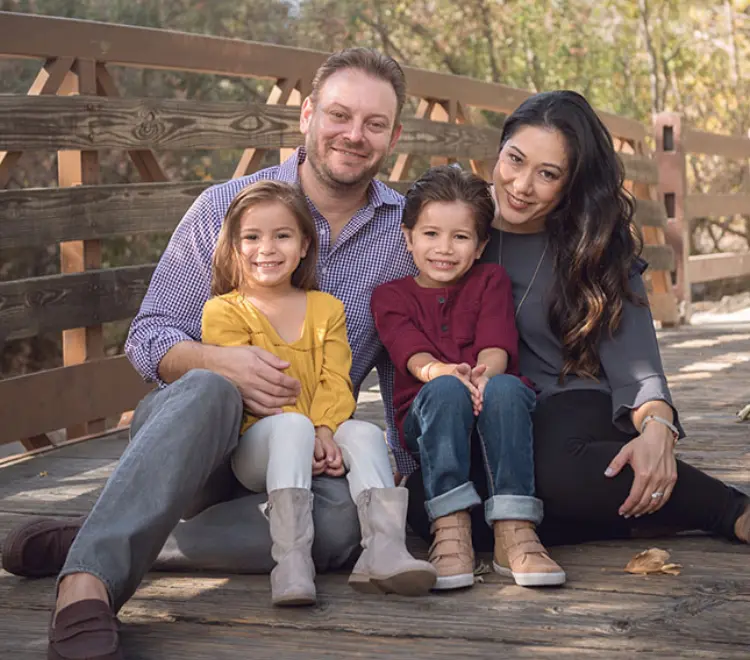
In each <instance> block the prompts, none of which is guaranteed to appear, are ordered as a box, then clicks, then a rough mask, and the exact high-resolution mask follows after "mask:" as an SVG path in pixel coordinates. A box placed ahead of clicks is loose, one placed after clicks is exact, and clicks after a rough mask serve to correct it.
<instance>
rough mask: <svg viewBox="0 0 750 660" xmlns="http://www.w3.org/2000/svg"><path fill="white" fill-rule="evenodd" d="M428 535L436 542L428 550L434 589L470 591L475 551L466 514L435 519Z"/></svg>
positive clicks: (472, 580)
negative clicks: (434, 573) (430, 534)
mask: <svg viewBox="0 0 750 660" xmlns="http://www.w3.org/2000/svg"><path fill="white" fill-rule="evenodd" d="M431 531H432V533H433V534H434V535H435V539H434V540H433V542H432V545H431V546H430V562H431V563H432V565H433V566H434V567H435V570H436V571H437V575H438V577H437V581H436V582H435V586H434V587H433V589H460V588H461V587H471V586H472V585H473V584H474V548H473V546H472V544H471V518H470V517H469V512H468V511H457V512H456V513H450V514H448V515H447V516H442V517H440V518H436V519H435V520H434V521H433V523H432V530H431Z"/></svg>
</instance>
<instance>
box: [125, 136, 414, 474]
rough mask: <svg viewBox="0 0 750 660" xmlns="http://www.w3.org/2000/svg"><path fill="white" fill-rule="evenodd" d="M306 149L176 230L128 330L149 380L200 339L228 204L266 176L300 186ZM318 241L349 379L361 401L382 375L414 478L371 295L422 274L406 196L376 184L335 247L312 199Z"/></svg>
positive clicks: (195, 212) (201, 202) (217, 196)
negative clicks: (404, 220)
mask: <svg viewBox="0 0 750 660" xmlns="http://www.w3.org/2000/svg"><path fill="white" fill-rule="evenodd" d="M304 158H305V152H304V150H303V149H298V150H297V151H296V152H295V153H294V155H293V156H292V157H291V158H289V159H288V160H286V161H284V162H283V163H281V165H279V166H277V167H269V168H268V169H265V170H261V171H260V172H256V173H255V174H252V175H250V176H246V177H242V178H240V179H233V180H231V181H227V182H226V183H222V184H219V185H215V186H211V187H210V188H208V189H207V190H205V191H204V192H203V193H202V194H201V195H200V196H199V197H198V199H197V200H196V201H195V202H194V203H193V205H192V206H191V207H190V209H189V210H188V211H187V213H186V214H185V216H184V217H183V219H182V221H181V222H180V224H179V225H178V226H177V229H175V232H174V234H173V235H172V238H171V240H170V241H169V245H168V246H167V248H166V250H165V251H164V254H162V257H161V259H160V260H159V264H158V265H157V267H156V270H155V271H154V275H153V277H152V278H151V283H150V285H149V288H148V291H147V292H146V295H145V297H144V299H143V302H142V304H141V309H140V311H139V312H138V315H137V316H136V317H135V319H134V320H133V323H132V325H131V326H130V332H129V334H128V339H127V341H126V343H125V353H126V355H127V356H128V358H129V359H130V361H131V362H132V363H133V365H134V366H135V368H136V369H137V370H138V371H139V372H140V374H141V375H142V376H143V377H144V378H145V379H146V380H148V381H156V382H158V383H159V385H160V386H162V387H163V386H165V383H163V382H161V380H160V378H159V373H158V367H159V363H160V362H161V359H162V358H163V357H164V355H165V354H166V353H167V351H169V349H170V348H172V346H174V345H175V344H177V343H178V342H181V341H200V339H201V314H202V312H203V305H204V304H205V302H206V300H208V298H209V297H210V288H211V258H212V255H213V252H214V248H215V246H216V240H217V237H218V235H219V229H220V228H221V224H222V222H223V220H224V216H225V214H226V211H227V209H228V208H229V204H230V203H231V201H232V200H233V199H234V197H235V196H236V195H237V193H239V192H240V190H242V189H243V188H244V187H245V186H247V185H248V184H250V183H253V182H255V181H259V180H261V179H274V180H277V181H286V182H288V183H298V182H299V165H300V164H301V163H302V162H303V161H304ZM307 201H308V204H309V206H310V211H311V212H312V214H313V218H314V219H315V226H316V228H317V231H318V240H319V244H320V251H319V258H318V284H319V286H320V288H321V290H322V291H325V292H327V293H330V294H332V295H334V296H336V297H337V298H338V299H339V300H341V301H342V302H343V303H344V307H345V309H346V325H347V331H348V335H349V343H350V344H351V347H352V357H353V360H352V370H351V378H352V382H353V384H354V388H355V396H357V394H358V392H359V388H360V386H361V384H362V381H363V380H364V379H365V377H366V376H367V374H368V373H370V371H371V370H372V369H373V368H376V369H377V371H378V377H379V379H380V390H381V395H382V397H383V402H384V404H385V413H386V424H387V428H388V444H389V445H390V446H391V447H392V449H393V451H394V455H395V458H396V465H397V467H398V469H399V470H400V471H401V472H402V473H404V474H409V473H410V472H412V471H413V470H414V468H415V466H416V464H415V463H414V461H413V459H412V458H411V456H409V455H408V453H406V452H405V451H404V450H403V449H401V446H400V444H399V442H398V437H397V433H396V431H395V428H396V427H395V424H394V418H393V365H392V364H391V362H390V360H389V359H388V355H387V353H386V351H385V350H384V349H383V345H382V344H381V343H380V340H379V339H378V335H377V332H376V330H375V324H374V322H373V319H372V314H371V312H370V296H371V295H372V292H373V290H374V289H375V288H376V287H377V286H379V285H380V284H383V283H385V282H389V281H391V280H394V279H398V278H401V277H406V276H408V275H414V274H416V270H415V267H414V264H413V262H412V260H411V257H410V256H409V253H408V252H407V251H406V246H405V244H404V240H403V237H402V234H401V214H402V212H403V208H404V198H403V197H402V196H401V195H400V194H398V193H397V192H396V191H395V190H392V189H391V188H389V187H388V186H386V185H385V184H384V183H382V182H380V181H373V183H372V185H371V186H370V188H369V199H368V203H367V205H366V206H364V207H363V208H361V209H360V210H359V211H357V213H356V214H355V215H354V217H352V219H351V220H350V221H349V222H348V223H347V225H346V226H345V227H344V229H343V230H342V232H341V234H340V235H339V237H338V238H337V240H336V242H335V244H334V245H333V246H331V245H330V227H329V225H328V222H327V221H326V219H325V218H324V217H323V216H322V215H321V214H320V213H319V212H318V210H317V209H316V208H315V206H314V204H313V203H312V202H311V201H310V200H309V199H308V200H307Z"/></svg>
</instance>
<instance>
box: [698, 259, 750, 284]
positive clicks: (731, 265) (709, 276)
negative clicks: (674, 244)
mask: <svg viewBox="0 0 750 660" xmlns="http://www.w3.org/2000/svg"><path fill="white" fill-rule="evenodd" d="M688 271H689V272H690V280H691V281H692V282H715V281H716V280H725V279H729V278H732V277H746V276H748V275H750V252H724V253H722V254H700V255H694V256H692V257H690V259H688Z"/></svg>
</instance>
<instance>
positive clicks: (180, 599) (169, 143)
mask: <svg viewBox="0 0 750 660" xmlns="http://www.w3.org/2000/svg"><path fill="white" fill-rule="evenodd" d="M0 56H3V57H12V58H26V59H35V60H38V61H39V63H40V69H39V73H38V75H37V77H36V80H35V81H34V83H33V84H32V85H31V88H30V89H29V90H28V94H25V95H5V96H0V150H2V152H0V248H2V249H3V250H8V249H13V248H26V247H40V246H45V247H46V246H53V247H54V246H59V253H60V272H59V273H58V274H53V275H47V276H43V277H32V278H27V279H21V280H9V281H0V346H2V347H3V348H4V349H5V347H6V346H10V345H11V344H12V342H14V341H18V340H19V339H22V338H26V337H30V336H34V335H36V334H39V333H50V332H59V333H62V336H63V363H62V365H61V366H60V367H59V368H56V369H50V370H46V371H41V372H37V373H31V374H23V375H16V376H12V377H6V378H4V379H2V380H0V444H3V443H5V444H7V443H16V442H21V443H22V445H23V447H24V448H25V449H26V450H27V453H26V454H25V455H22V456H20V457H16V458H10V459H3V460H1V461H0V533H2V534H4V533H5V532H6V531H7V530H8V529H9V528H10V527H11V526H12V525H14V524H16V523H17V522H18V521H20V520H22V519H23V518H24V517H25V516H26V515H28V514H35V513H38V514H44V515H54V516H74V515H81V514H84V513H85V512H86V511H87V510H88V509H89V508H90V506H91V505H92V504H93V502H94V500H95V498H96V496H97V494H98V492H99V490H100V489H101V487H102V485H103V483H104V481H105V480H106V477H107V475H108V474H109V473H110V472H111V470H112V468H113V466H114V464H115V463H116V461H117V459H118V457H119V456H120V454H121V453H122V451H123V448H124V446H125V443H126V437H127V429H126V428H120V429H118V428H116V426H117V423H118V420H119V417H120V414H121V413H123V412H126V411H129V410H131V409H132V408H133V407H134V406H135V405H136V404H137V402H138V401H139V400H140V398H141V397H142V396H143V395H144V394H145V393H146V392H147V391H148V389H149V386H147V385H145V384H144V383H142V382H141V380H140V378H139V377H138V376H137V374H136V373H135V372H134V370H133V369H132V367H131V366H130V365H129V363H128V362H127V360H126V359H125V358H124V357H123V356H118V355H116V356H106V355H105V346H104V333H103V327H104V325H105V324H108V323H111V322H114V321H121V320H123V319H125V320H126V319H128V318H130V317H132V316H133V314H134V313H135V312H136V310H137V308H138V305H139V303H140V300H141V298H142V296H143V294H144V292H145V289H146V287H147V285H148V280H149V277H150V275H151V272H152V270H153V264H141V265H129V266H119V267H112V268H107V267H104V265H105V262H104V261H103V259H102V253H103V244H104V243H105V242H106V241H107V240H108V239H110V238H112V237H117V236H126V235H131V234H135V233H148V232H165V231H166V232H169V231H171V230H172V229H173V228H174V227H175V226H176V224H177V222H178V221H179V220H180V218H181V216H182V214H183V212H184V211H185V210H186V209H187V207H188V206H189V204H190V203H191V202H192V200H193V199H194V198H195V197H196V196H197V195H198V194H199V193H200V191H201V190H203V189H204V188H205V187H206V186H207V185H209V184H210V183H212V182H210V181H168V180H167V176H166V174H165V169H164V167H163V165H162V163H161V162H160V158H163V156H162V155H161V154H163V153H164V152H167V151H170V150H192V149H224V148H237V147H241V148H242V149H244V153H243V154H242V156H241V158H240V159H239V160H238V163H237V166H236V168H235V172H234V174H235V176H241V175H243V174H245V173H249V172H252V171H255V170H257V169H258V168H259V167H260V166H261V165H262V163H263V162H264V158H268V157H269V154H270V153H273V154H275V153H279V154H280V156H281V157H283V156H284V155H285V154H286V153H288V150H289V149H291V148H294V147H295V146H297V145H298V144H300V142H301V137H300V135H299V131H298V108H297V107H294V106H297V105H299V103H300V99H301V98H304V96H305V95H306V94H307V93H308V92H309V89H310V82H311V80H312V75H313V73H314V71H315V69H316V68H317V66H318V65H319V64H320V63H321V62H322V61H323V59H324V58H325V54H324V53H318V52H312V51H302V50H299V49H292V48H282V47H278V46H273V45H269V44H259V43H248V42H242V41H236V40H226V39H219V38H214V37H207V36H200V35H189V34H179V33H173V32H167V31H161V30H150V29H143V28H132V27H125V26H119V25H106V24H98V23H91V22H86V21H75V20H66V19H55V18H49V17H38V16H30V15H21V14H10V13H3V12H0ZM122 67H128V68H133V67H136V68H143V69H161V70H170V71H174V72H176V74H178V75H179V74H181V73H182V72H199V73H204V74H211V75H214V76H216V77H217V80H219V79H221V78H222V77H224V78H226V77H245V78H258V79H263V80H267V81H270V83H269V90H270V91H269V94H268V99H267V103H266V104H250V103H218V102H205V101H197V100H195V99H189V98H188V99H160V98H137V99H134V98H122V97H121V96H120V92H119V90H118V88H117V84H116V79H117V75H116V72H117V71H118V70H119V69H120V68H122ZM113 73H114V74H115V75H113ZM406 74H407V84H408V92H409V94H410V96H411V98H412V101H413V108H414V111H413V114H412V115H411V116H407V117H405V119H404V134H403V137H402V138H401V140H400V141H399V144H398V147H397V156H396V157H395V161H394V162H393V163H392V165H391V167H390V169H389V171H388V173H387V174H386V175H385V178H387V179H388V180H390V181H391V182H392V185H394V186H395V187H404V185H406V184H405V183H404V182H405V181H408V180H409V178H410V177H413V176H417V175H418V174H419V172H418V171H417V166H418V165H419V164H421V163H427V162H432V163H438V162H446V161H449V160H460V161H461V162H466V163H468V164H470V166H471V167H472V168H473V169H474V171H476V172H477V173H479V174H480V175H483V176H485V177H487V176H488V174H489V172H490V171H491V166H492V163H493V162H494V159H495V156H496V151H497V145H498V141H499V131H498V129H497V128H493V127H490V126H488V125H487V124H486V122H485V121H484V120H483V116H482V114H481V112H480V111H481V110H490V111H493V112H495V113H499V114H507V113H509V112H511V111H512V110H513V109H514V108H515V107H516V106H517V105H518V104H519V103H520V102H521V101H522V100H523V99H524V98H525V97H526V96H527V95H528V94H527V92H525V91H522V90H518V89H513V88H510V87H506V86H503V85H498V84H490V83H484V82H480V81H476V80H471V79H468V78H460V77H455V76H448V75H445V74H439V73H434V72H429V71H423V70H417V69H408V68H407V69H406ZM601 116H602V118H603V120H604V121H605V123H606V124H607V126H608V127H609V129H610V131H611V132H612V134H613V136H614V137H615V141H616V144H617V147H618V149H619V150H620V152H621V154H622V158H623V161H624V163H625V167H626V171H627V177H628V182H627V185H628V186H629V187H630V189H631V190H632V191H633V192H634V194H635V195H636V197H637V198H638V209H637V218H636V220H637V222H638V224H639V225H640V226H641V228H642V230H643V233H644V236H645V239H646V242H647V247H646V253H645V257H646V258H647V259H648V260H649V261H650V262H651V269H650V271H649V272H650V280H649V282H648V284H649V288H650V292H649V297H650V302H651V306H652V311H653V313H654V316H655V317H656V318H657V319H658V320H660V321H661V322H662V324H663V326H664V328H663V329H662V331H661V333H660V344H661V348H662V352H663V357H664V359H665V363H666V367H667V371H668V374H669V376H670V384H671V386H672V388H673V389H674V393H675V398H676V401H677V404H678V406H679V408H680V410H681V413H682V419H683V420H684V421H685V425H686V428H687V431H688V435H689V438H688V440H687V441H686V442H685V443H684V445H683V448H682V450H681V451H682V453H683V454H684V456H685V458H687V459H688V460H690V461H692V462H693V463H695V464H696V465H698V466H700V467H703V468H706V469H708V470H709V471H710V472H712V473H713V474H716V475H717V476H719V477H721V478H723V479H725V480H727V481H729V482H731V483H734V484H736V485H739V486H741V487H744V488H748V486H749V485H750V484H749V483H748V482H749V481H750V472H748V469H749V468H750V462H749V461H750V457H749V456H748V453H747V444H748V443H747V441H748V439H750V427H748V425H747V424H739V423H737V422H736V421H735V413H736V411H737V410H738V409H739V408H740V407H741V406H742V405H743V404H746V403H748V398H749V397H748V392H749V390H748V385H747V383H748V382H750V378H748V375H749V371H750V369H749V367H748V362H749V361H750V326H741V325H738V326H737V327H705V326H704V327H700V328H693V327H687V326H681V325H680V321H681V317H680V313H679V311H678V304H677V302H678V301H677V299H676V297H675V295H674V292H673V287H672V283H671V276H670V271H671V270H673V267H674V266H675V265H676V266H677V269H678V273H679V276H680V279H679V283H680V284H679V290H678V294H679V297H682V298H683V299H684V300H685V302H686V303H688V304H687V305H686V313H687V314H689V302H690V295H689V292H690V289H689V282H691V281H692V282H700V281H712V280H715V279H720V278H727V277H740V276H747V275H750V257H749V256H748V254H746V253H743V254H720V255H708V256H695V255H690V254H688V253H687V250H686V248H684V247H682V246H684V245H686V244H689V241H686V240H682V242H681V243H680V242H679V241H675V240H673V239H674V237H675V236H676V237H678V238H679V237H682V238H683V239H684V237H685V236H686V235H687V231H688V229H689V226H690V222H691V221H693V220H694V219H695V218H698V217H702V216H706V215H716V216H726V215H733V214H738V215H741V214H746V215H747V214H750V196H748V195H742V194H736V195H710V196H698V195H695V194H691V192H690V190H689V189H688V186H687V177H686V173H685V159H686V156H687V155H689V154H690V153H713V154H719V155H723V156H725V157H728V158H734V159H747V158H750V140H748V139H746V138H741V137H729V136H720V135H713V134H708V133H702V132H698V131H694V130H692V129H690V127H688V126H686V125H685V124H684V123H683V122H682V120H681V118H680V117H677V116H674V115H660V116H659V117H656V118H655V120H654V124H653V126H644V125H643V124H641V123H639V122H637V121H634V120H632V119H627V118H624V117H618V116H614V115H610V114H607V113H604V112H603V113H601ZM651 138H653V141H654V144H655V145H656V151H654V152H652V151H651V150H650V149H649V147H648V144H649V140H650V139H651ZM108 150H117V151H122V152H123V153H124V154H127V157H128V158H130V159H131V161H132V162H133V164H134V165H135V167H136V168H137V170H138V172H139V173H140V175H141V178H142V182H140V183H134V184H120V185H111V184H107V185H102V184H101V171H100V168H99V155H100V154H101V153H102V152H104V151H108ZM29 151H47V152H57V155H58V157H57V166H58V176H57V181H58V186H57V187H54V188H17V187H16V188H12V187H8V184H9V183H11V182H12V181H13V171H14V168H15V167H16V165H17V164H18V162H19V160H20V159H21V158H22V157H23V154H24V153H25V152H29ZM157 154H159V155H157ZM665 230H666V234H667V235H668V236H670V237H671V239H670V242H671V244H672V245H675V246H677V247H679V249H678V250H677V252H676V253H674V252H673V249H672V246H671V245H668V244H667V243H666V241H665ZM360 401H361V403H360V408H359V410H360V413H361V414H363V415H365V416H366V417H368V418H371V419H373V421H377V422H379V423H381V422H382V415H381V408H380V406H381V403H380V401H379V397H378V394H377V392H376V391H375V390H373V391H369V390H365V391H364V392H363V395H362V397H361V399H360ZM59 429H66V435H67V440H66V441H65V442H63V443H59V442H58V444H59V445H60V446H57V447H56V446H55V444H53V442H52V440H51V436H50V435H48V434H50V433H51V432H53V431H58V430H59ZM56 442H57V441H56ZM653 543H654V544H655V545H659V546H660V547H666V548H668V549H670V550H672V552H673V560H674V561H675V562H677V563H680V564H682V565H683V571H682V573H681V575H679V576H676V577H675V576H652V577H642V576H633V575H628V574H625V573H624V572H623V571H622V568H623V567H624V565H625V563H626V562H627V560H628V559H629V558H630V557H631V556H632V555H633V554H635V553H636V552H638V551H640V550H643V549H645V548H646V547H647V546H648V544H646V543H644V542H642V541H638V542H636V541H632V542H627V543H617V544H613V543H595V544H587V545H585V546H579V547H575V548H559V549H557V550H556V551H555V553H554V554H555V557H556V558H557V559H559V560H560V562H561V563H562V564H563V565H564V566H565V568H566V570H567V571H568V574H569V578H570V581H569V584H568V585H567V586H566V587H565V588H563V589H559V590H551V591H532V590H526V589H522V588H520V587H515V586H509V585H508V584H507V583H504V582H502V581H501V580H500V579H499V578H496V577H495V576H492V575H489V576H482V580H483V582H482V583H481V584H478V585H477V586H476V588H474V589H473V590H471V591H467V592H463V593H459V594H441V595H433V596H430V597H428V598H425V599H420V600H408V599H401V598H398V597H383V598H374V597H364V596H361V595H358V594H355V593H354V592H351V591H350V590H349V588H348V587H347V585H346V580H345V576H344V575H332V576H321V578H320V579H319V587H320V593H321V599H320V603H319V605H318V606H317V607H315V608H313V609H310V610H299V611H296V610H295V611H280V610H274V609H272V608H271V607H270V605H269V601H268V582H267V578H265V577H249V576H230V575H201V576H196V575H190V576H181V575H175V574H153V575H152V576H150V577H149V579H148V580H147V581H146V582H145V583H144V585H143V586H142V587H141V589H140V590H139V591H138V593H137V594H136V596H135V598H134V599H133V600H132V601H131V602H130V603H129V604H128V605H127V607H126V608H125V610H124V611H123V613H122V619H123V621H124V624H125V625H124V636H123V639H124V643H125V645H126V651H127V652H128V655H127V657H129V658H130V657H133V658H154V659H155V658H159V659H161V658H204V657H205V658H235V657H239V656H247V657H252V658H271V657H274V658H297V657H299V658H302V657H319V658H339V657H341V658H343V657H347V658H348V657H363V658H379V657H395V656H399V655H402V654H403V655H407V656H413V657H425V658H427V657H438V658H439V657H452V658H453V657H466V658H480V657H482V658H483V657H495V656H496V655H503V656H505V657H518V658H547V657H558V656H567V657H571V658H578V657H589V656H597V657H599V656H602V655H605V656H606V657H608V658H609V657H612V658H620V657H622V658H625V657H631V656H632V654H633V653H634V652H636V651H638V652H642V653H645V654H650V655H652V656H653V657H657V658H668V657H686V656H693V655H694V656H696V657H712V658H725V657H726V658H735V657H736V658H740V657H742V658H745V657H747V645H748V643H750V635H749V634H748V632H747V626H746V622H747V620H748V615H749V614H750V571H749V570H748V568H747V566H748V561H747V560H748V552H750V551H748V549H747V547H745V546H740V545H735V544H730V543H728V542H724V541H718V540H712V539H707V538H704V537H687V538H680V539H669V540H658V541H654V542H653ZM52 602H53V581H51V580H42V581H33V582H32V581H25V580H20V579H17V578H15V577H12V576H9V575H8V574H4V573H0V657H3V658H14V659H15V658H41V657H43V656H44V649H45V631H46V626H47V623H48V616H49V610H50V607H51V605H52Z"/></svg>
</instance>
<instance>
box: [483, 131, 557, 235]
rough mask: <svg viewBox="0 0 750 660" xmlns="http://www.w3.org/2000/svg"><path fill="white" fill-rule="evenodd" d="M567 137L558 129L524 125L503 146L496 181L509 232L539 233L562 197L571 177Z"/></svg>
mask: <svg viewBox="0 0 750 660" xmlns="http://www.w3.org/2000/svg"><path fill="white" fill-rule="evenodd" d="M566 147H567V145H566V143H565V137H564V136H563V135H562V133H560V132H559V131H557V130H555V129H549V128H542V127H540V126H522V127H521V128H519V129H517V130H516V132H515V133H513V135H512V136H511V137H510V138H509V139H508V140H507V142H506V143H505V144H504V145H503V148H502V149H501V151H500V155H499V156H498V159H497V163H496V165H495V171H494V172H493V174H492V178H493V180H494V183H495V200H496V201H497V208H498V211H499V214H500V217H501V218H502V220H503V221H504V223H505V227H504V228H505V229H509V230H510V231H516V232H518V233H535V232H539V231H542V230H543V229H544V220H545V218H546V217H547V214H548V213H549V212H550V211H552V210H553V209H554V208H555V207H556V206H557V204H558V203H559V202H560V199H561V198H562V194H563V190H564V187H565V183H566V181H567V177H568V156H567V148H566Z"/></svg>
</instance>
